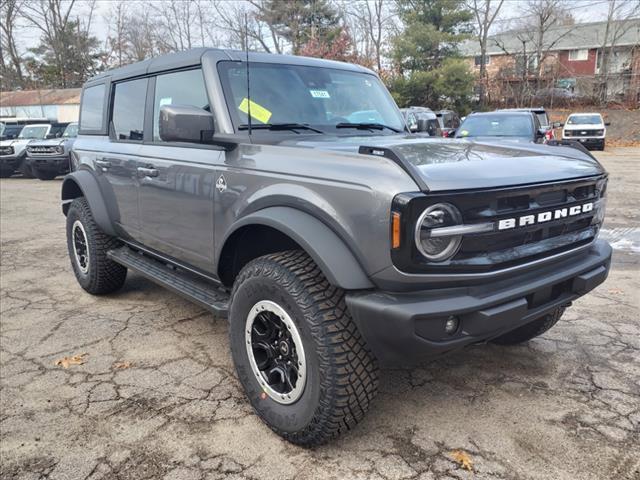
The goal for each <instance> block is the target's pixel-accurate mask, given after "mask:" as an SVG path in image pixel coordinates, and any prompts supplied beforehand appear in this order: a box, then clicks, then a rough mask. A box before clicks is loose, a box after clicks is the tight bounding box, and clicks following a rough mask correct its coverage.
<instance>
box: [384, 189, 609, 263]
mask: <svg viewBox="0 0 640 480" xmlns="http://www.w3.org/2000/svg"><path fill="white" fill-rule="evenodd" d="M605 192H606V176H601V177H595V178H590V179H582V180H577V181H569V182H563V183H556V184H546V185H536V186H528V187H514V188H509V189H503V190H486V191H475V192H461V193H457V194H456V193H451V194H429V195H428V196H426V197H418V198H414V199H413V200H412V201H411V202H409V206H408V211H407V213H408V216H409V218H411V219H413V218H417V217H416V216H417V215H419V214H420V212H423V211H424V209H425V208H426V207H427V206H428V205H432V204H434V203H440V202H448V203H451V204H453V205H455V206H456V207H457V208H458V209H459V210H460V213H461V214H462V218H463V223H464V224H466V225H471V224H485V223H491V224H493V225H494V226H496V227H494V229H493V230H492V231H488V232H484V233H475V234H468V235H465V236H464V237H463V239H462V243H461V245H460V248H459V250H458V252H457V253H456V255H455V256H454V257H453V258H452V259H450V260H448V261H446V262H440V263H429V262H428V261H427V260H426V259H425V258H424V257H423V256H422V255H420V253H419V252H418V250H417V248H415V247H413V250H412V252H411V253H410V254H409V252H406V253H405V254H403V253H402V252H398V253H393V252H392V256H393V258H394V263H396V265H397V266H398V267H400V268H401V269H402V270H404V271H407V272H411V273H429V272H433V273H437V272H451V273H454V272H460V273H462V272H465V273H475V272H490V271H494V270H500V269H502V268H507V267H511V266H516V265H519V264H522V263H526V262H529V261H533V260H537V259H539V258H544V257H547V256H550V255H553V254H556V253H561V252H564V251H568V250H572V249H575V248H576V247H579V246H581V245H586V244H588V243H590V242H592V241H593V240H594V239H595V237H596V235H597V234H598V231H599V229H600V226H601V222H602V216H603V215H602V213H603V212H602V209H603V208H604V198H603V197H604V196H605ZM589 203H593V209H592V210H589V211H586V212H582V211H581V209H577V206H582V205H584V204H589ZM571 207H576V209H574V214H571V215H569V211H570V209H571ZM557 210H560V211H561V213H565V216H562V215H558V217H555V212H556V211H557ZM548 212H553V213H554V216H553V217H551V219H550V220H548V221H539V222H538V221H537V222H536V223H533V224H527V223H525V224H523V226H518V224H519V219H520V217H528V216H531V215H533V216H534V217H535V218H536V219H537V218H538V215H539V214H542V215H547V214H548ZM575 212H578V213H575ZM508 219H517V220H518V222H517V226H515V227H514V228H507V229H505V230H498V228H497V225H498V224H499V222H500V220H508ZM408 223H411V224H412V225H408V226H407V227H408V230H407V234H409V235H410V234H411V232H412V230H411V229H412V228H414V226H415V220H413V221H409V222H408ZM404 255H407V256H404Z"/></svg>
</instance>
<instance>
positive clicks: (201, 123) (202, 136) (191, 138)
mask: <svg viewBox="0 0 640 480" xmlns="http://www.w3.org/2000/svg"><path fill="white" fill-rule="evenodd" d="M213 129H214V127H213V115H212V114H211V113H210V112H207V111H206V110H203V109H201V108H198V107H191V106H187V105H163V106H162V107H160V121H159V133H160V138H161V139H162V140H163V141H165V142H193V143H204V142H207V141H210V140H211V139H212V137H213Z"/></svg>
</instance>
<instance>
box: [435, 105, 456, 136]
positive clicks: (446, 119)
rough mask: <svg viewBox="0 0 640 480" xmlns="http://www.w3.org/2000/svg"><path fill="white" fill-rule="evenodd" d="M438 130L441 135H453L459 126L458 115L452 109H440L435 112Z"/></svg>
mask: <svg viewBox="0 0 640 480" xmlns="http://www.w3.org/2000/svg"><path fill="white" fill-rule="evenodd" d="M436 117H437V118H438V123H439V124H440V131H441V132H442V136H443V137H453V136H454V135H455V133H456V130H457V128H458V127H459V126H460V117H459V116H458V114H457V113H456V112H454V111H453V110H440V111H438V112H436Z"/></svg>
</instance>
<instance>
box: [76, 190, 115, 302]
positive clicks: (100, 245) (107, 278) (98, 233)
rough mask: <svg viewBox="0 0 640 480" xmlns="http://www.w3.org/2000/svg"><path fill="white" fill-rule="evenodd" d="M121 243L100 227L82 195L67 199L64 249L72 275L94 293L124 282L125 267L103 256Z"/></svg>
mask: <svg viewBox="0 0 640 480" xmlns="http://www.w3.org/2000/svg"><path fill="white" fill-rule="evenodd" d="M121 245H122V243H121V242H120V241H119V240H118V239H116V238H114V237H111V236H109V235H107V234H106V233H104V232H103V231H102V230H100V227H98V225H97V224H96V222H95V220H94V219H93V214H92V213H91V209H90V208H89V203H88V202H87V200H86V199H85V198H84V197H79V198H76V199H74V200H73V202H71V206H70V207H69V211H68V212H67V249H68V250H69V257H70V259H71V266H72V267H73V272H74V273H75V275H76V279H77V280H78V283H79V284H80V286H81V287H82V288H84V289H85V290H86V291H87V292H89V293H92V294H94V295H100V294H105V293H111V292H113V291H115V290H118V289H119V288H120V287H122V285H123V284H124V281H125V279H126V277H127V269H126V268H125V267H123V266H122V265H120V264H118V263H116V262H114V261H113V260H111V259H109V258H108V257H107V252H108V251H109V250H112V249H114V248H117V247H119V246H121Z"/></svg>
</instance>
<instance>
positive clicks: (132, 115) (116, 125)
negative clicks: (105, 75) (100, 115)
mask: <svg viewBox="0 0 640 480" xmlns="http://www.w3.org/2000/svg"><path fill="white" fill-rule="evenodd" d="M146 96H147V79H146V78H140V79H138V80H130V81H128V82H122V83H118V84H116V86H115V91H114V94H113V113H112V115H111V121H112V122H113V130H114V133H115V135H116V139H117V140H137V141H142V139H143V132H144V105H145V99H146Z"/></svg>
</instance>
